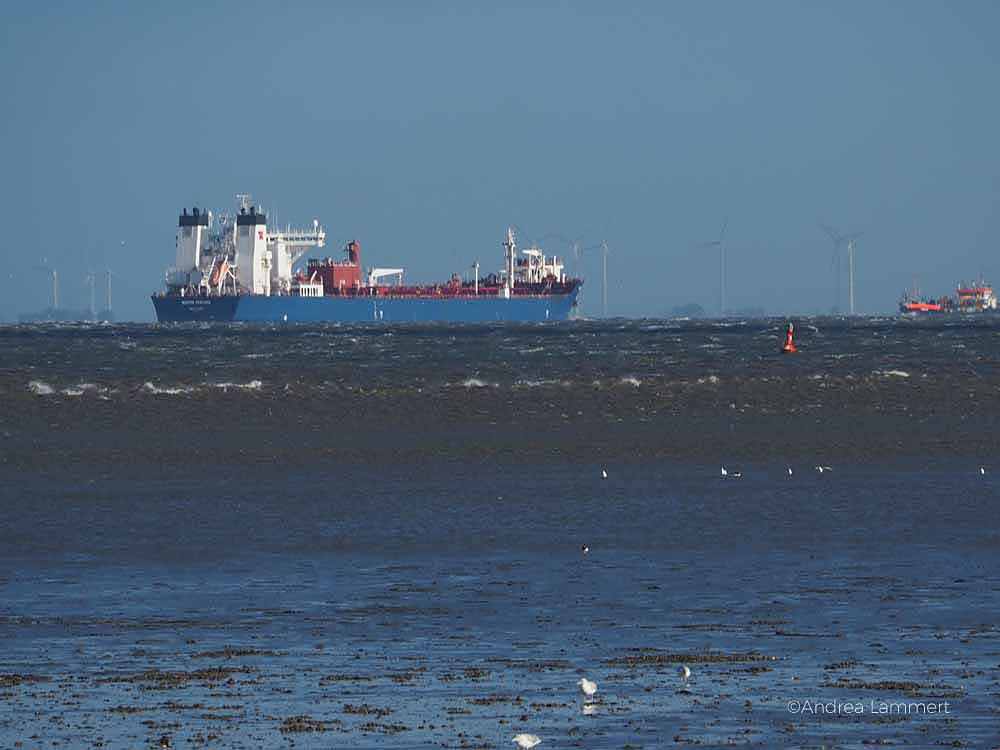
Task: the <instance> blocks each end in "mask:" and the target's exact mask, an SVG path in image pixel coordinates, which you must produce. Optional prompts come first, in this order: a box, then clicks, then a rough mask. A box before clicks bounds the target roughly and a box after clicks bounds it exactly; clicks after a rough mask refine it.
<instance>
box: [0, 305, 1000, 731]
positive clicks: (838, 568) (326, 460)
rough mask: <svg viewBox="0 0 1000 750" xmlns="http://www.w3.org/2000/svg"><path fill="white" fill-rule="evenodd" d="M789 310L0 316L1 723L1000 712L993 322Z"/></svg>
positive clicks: (971, 725)
mask: <svg viewBox="0 0 1000 750" xmlns="http://www.w3.org/2000/svg"><path fill="white" fill-rule="evenodd" d="M786 323H787V321H786V320H784V319H770V320H726V321H683V320H681V321H678V320H611V321H575V322H570V323H561V324H543V325H524V326H515V325H481V326H479V325H477V326H457V327H456V326H432V325H424V326H391V327H389V326H379V325H366V326H337V325H329V326H287V325H277V326H251V325H228V326H223V325H219V326H159V325H146V324H118V325H93V324H92V325H83V324H81V325H71V324H65V325H63V324H55V325H38V326H35V325H19V326H13V325H11V326H2V327H0V747H4V748H8V747H9V748H54V747H59V748H167V747H170V748H200V747H207V748H293V747H294V748H341V747H350V748H467V749H468V748H480V749H486V748H515V747H517V745H516V744H515V743H514V740H513V738H514V737H515V736H517V735H522V734H529V735H535V736H536V737H537V738H538V739H539V740H540V744H539V748H540V750H547V748H633V749H634V748H664V747H671V748H673V747H688V746H690V747H699V748H721V747H726V748H730V747H733V746H751V747H762V748H857V749H858V750H861V749H862V748H864V749H865V750H867V749H868V748H871V747H873V746H891V747H900V746H905V747H927V748H940V747H969V748H988V747H996V746H997V745H998V743H1000V700H998V697H1000V621H998V618H997V614H998V612H1000V453H998V447H1000V446H998V443H1000V441H998V436H1000V356H998V353H1000V322H998V320H997V319H996V318H968V319H962V318H950V317H949V318H946V319H902V318H856V319H854V318H803V319H796V320H795V321H794V323H795V326H796V328H795V331H796V345H797V347H798V351H797V353H795V354H792V355H782V354H781V353H780V352H779V350H780V348H781V344H782V343H783V342H784V333H785V326H786ZM685 668H686V669H685ZM583 678H586V679H588V680H591V681H593V682H595V683H596V685H597V690H596V692H595V693H594V695H592V696H585V695H583V694H582V692H581V689H580V687H579V681H580V680H581V679H583ZM524 741H525V740H524V738H522V742H524Z"/></svg>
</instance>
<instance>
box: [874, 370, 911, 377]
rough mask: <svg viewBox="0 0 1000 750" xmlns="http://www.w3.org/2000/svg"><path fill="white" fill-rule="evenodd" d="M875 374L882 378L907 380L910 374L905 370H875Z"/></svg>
mask: <svg viewBox="0 0 1000 750" xmlns="http://www.w3.org/2000/svg"><path fill="white" fill-rule="evenodd" d="M875 372H876V373H877V374H879V375H881V376H882V377H884V378H908V377H910V373H908V372H906V370H876V371H875Z"/></svg>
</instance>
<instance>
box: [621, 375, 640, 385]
mask: <svg viewBox="0 0 1000 750" xmlns="http://www.w3.org/2000/svg"><path fill="white" fill-rule="evenodd" d="M618 383H619V384H620V385H630V386H632V387H633V388H638V387H639V386H640V385H642V381H641V380H639V378H637V377H635V376H634V375H626V376H625V377H624V378H619V379H618Z"/></svg>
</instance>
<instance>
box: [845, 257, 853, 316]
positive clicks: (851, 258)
mask: <svg viewBox="0 0 1000 750" xmlns="http://www.w3.org/2000/svg"><path fill="white" fill-rule="evenodd" d="M847 265H848V268H849V269H850V274H851V277H850V278H851V280H850V285H851V315H854V239H853V238H851V239H850V240H848V241H847Z"/></svg>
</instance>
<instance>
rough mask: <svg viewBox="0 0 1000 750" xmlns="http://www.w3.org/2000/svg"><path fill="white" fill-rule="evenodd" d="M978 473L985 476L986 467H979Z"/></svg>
mask: <svg viewBox="0 0 1000 750" xmlns="http://www.w3.org/2000/svg"><path fill="white" fill-rule="evenodd" d="M979 473H980V474H984V475H985V474H986V467H985V466H980V467H979Z"/></svg>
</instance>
